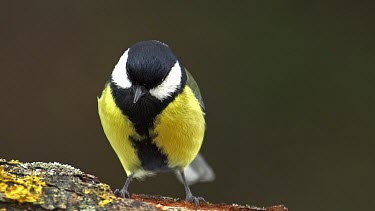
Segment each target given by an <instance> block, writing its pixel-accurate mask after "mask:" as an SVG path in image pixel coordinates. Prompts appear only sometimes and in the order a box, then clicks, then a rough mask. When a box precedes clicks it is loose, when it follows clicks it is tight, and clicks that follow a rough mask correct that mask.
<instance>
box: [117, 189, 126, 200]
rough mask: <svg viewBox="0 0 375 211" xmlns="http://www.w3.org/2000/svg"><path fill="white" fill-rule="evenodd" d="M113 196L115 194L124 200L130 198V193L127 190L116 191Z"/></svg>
mask: <svg viewBox="0 0 375 211" xmlns="http://www.w3.org/2000/svg"><path fill="white" fill-rule="evenodd" d="M113 194H115V196H117V197H122V198H128V199H129V198H130V193H129V191H127V190H124V189H121V190H120V189H116V190H115V192H113Z"/></svg>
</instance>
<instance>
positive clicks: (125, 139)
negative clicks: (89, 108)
mask: <svg viewBox="0 0 375 211" xmlns="http://www.w3.org/2000/svg"><path fill="white" fill-rule="evenodd" d="M98 113H99V117H100V121H101V124H102V128H103V130H104V133H105V135H106V137H107V139H108V141H109V143H110V145H111V146H112V148H113V150H114V151H115V153H116V154H117V156H118V158H119V160H120V162H121V164H122V166H123V168H124V170H125V173H126V175H127V178H126V181H125V184H124V186H123V187H122V188H121V189H116V190H115V191H114V194H115V195H116V196H119V197H124V198H130V193H129V190H128V188H129V184H130V182H131V181H132V180H133V179H134V178H137V179H143V178H145V177H147V176H152V175H155V174H157V173H161V172H174V173H175V174H176V175H177V177H178V179H179V180H180V181H181V182H182V183H183V184H184V188H185V193H186V197H185V200H186V201H189V202H192V203H194V204H195V205H196V206H198V205H199V203H200V202H203V201H204V202H205V199H204V198H203V197H197V196H194V195H193V194H192V192H191V190H190V188H189V185H191V184H194V183H196V182H208V181H212V180H214V178H215V174H214V172H213V170H212V168H211V167H210V166H209V164H208V163H207V162H206V161H205V159H204V158H203V156H202V155H201V154H200V153H199V151H200V149H201V146H202V143H203V139H204V134H205V130H206V122H205V105H204V103H203V99H202V95H201V92H200V90H199V87H198V85H197V83H196V81H195V80H194V78H193V76H192V75H191V74H190V73H189V71H187V69H186V68H185V67H184V65H183V64H182V62H181V61H180V60H179V59H178V58H177V56H176V55H175V54H174V52H173V51H172V50H171V48H170V47H169V46H168V45H167V44H165V43H163V42H161V41H157V40H146V41H140V42H137V43H135V44H133V45H132V46H130V47H129V48H128V49H127V50H125V52H124V53H123V54H122V56H121V57H120V59H119V60H118V63H117V64H116V65H115V67H114V69H113V71H112V73H111V75H110V77H109V80H108V81H107V82H106V83H105V86H104V89H103V91H102V93H101V95H100V96H99V97H98Z"/></svg>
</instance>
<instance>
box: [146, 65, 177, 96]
mask: <svg viewBox="0 0 375 211" xmlns="http://www.w3.org/2000/svg"><path fill="white" fill-rule="evenodd" d="M181 76H182V72H181V67H180V64H179V63H178V61H177V62H176V63H175V64H174V66H173V67H172V69H171V71H170V72H169V74H168V76H167V77H166V78H165V79H164V81H163V82H162V83H161V84H160V85H159V86H157V87H155V88H152V89H150V94H151V95H152V96H154V97H156V98H157V99H159V100H164V99H166V98H167V97H170V96H172V94H173V93H174V92H176V91H177V89H178V88H179V87H180V86H181Z"/></svg>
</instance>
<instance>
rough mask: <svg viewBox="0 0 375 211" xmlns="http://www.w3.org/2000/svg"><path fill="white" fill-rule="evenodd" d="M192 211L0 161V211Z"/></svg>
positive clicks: (60, 171)
mask: <svg viewBox="0 0 375 211" xmlns="http://www.w3.org/2000/svg"><path fill="white" fill-rule="evenodd" d="M169 209H173V210H194V209H195V207H194V205H193V204H191V203H189V202H186V201H183V200H179V199H173V198H169V197H161V196H147V195H135V194H133V195H132V199H124V198H120V197H116V196H114V195H113V192H112V191H111V189H110V187H109V186H108V185H107V184H104V183H101V182H100V181H99V179H98V178H97V177H95V176H93V175H90V174H86V173H84V172H82V171H80V170H79V169H77V168H74V167H72V166H70V165H66V164H60V163H57V162H53V163H44V162H33V163H22V162H19V161H18V160H11V161H7V160H5V159H0V211H4V210H169ZM198 209H199V210H201V209H203V210H249V211H287V210H288V209H287V208H286V207H285V206H283V205H277V206H272V207H267V208H260V207H254V206H249V205H246V206H241V205H234V204H233V205H228V204H211V203H202V204H200V205H199V207H198Z"/></svg>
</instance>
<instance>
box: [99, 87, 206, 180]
mask: <svg viewBox="0 0 375 211" xmlns="http://www.w3.org/2000/svg"><path fill="white" fill-rule="evenodd" d="M98 110H99V116H100V120H101V123H102V126H103V130H104V132H105V134H106V136H107V138H108V140H109V142H110V144H111V146H112V148H113V149H114V151H115V152H116V154H117V156H118V157H119V159H120V162H121V164H122V166H123V168H124V170H125V172H126V174H127V175H130V174H132V173H134V174H139V175H141V176H142V175H143V174H144V173H145V172H143V170H142V168H141V161H140V160H139V158H138V156H137V152H136V150H135V149H134V147H133V145H132V143H131V141H130V140H129V136H133V137H134V136H135V137H137V136H138V137H139V135H138V134H137V133H136V132H135V129H134V126H133V124H132V122H131V121H130V120H129V119H128V118H127V117H126V116H124V115H123V114H122V112H121V110H120V109H119V108H118V107H117V105H116V103H115V101H114V99H113V97H112V94H111V89H110V86H109V84H108V85H107V86H106V87H105V89H104V91H103V93H102V95H101V97H100V98H99V99H98ZM204 131H205V120H204V115H203V112H202V110H201V107H200V104H199V102H198V101H197V99H196V98H195V96H194V94H193V92H192V90H191V89H190V88H189V87H187V86H186V87H185V88H184V90H183V92H182V93H180V94H179V95H178V96H177V97H176V98H175V99H174V100H173V101H172V102H171V103H170V104H169V105H168V106H167V107H166V108H165V109H164V110H163V111H162V112H161V113H160V114H159V115H157V116H156V118H155V121H154V128H151V129H150V131H149V132H150V135H151V136H152V137H155V138H153V140H152V141H153V143H154V144H155V145H156V146H157V147H158V149H159V150H160V151H161V152H162V153H164V154H165V155H166V156H167V159H168V166H169V167H170V168H178V169H183V168H184V167H186V166H187V165H189V163H190V162H191V161H192V160H193V159H194V158H195V156H196V155H197V153H198V151H199V149H200V147H201V145H202V141H203V136H204ZM140 139H141V138H140Z"/></svg>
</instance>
